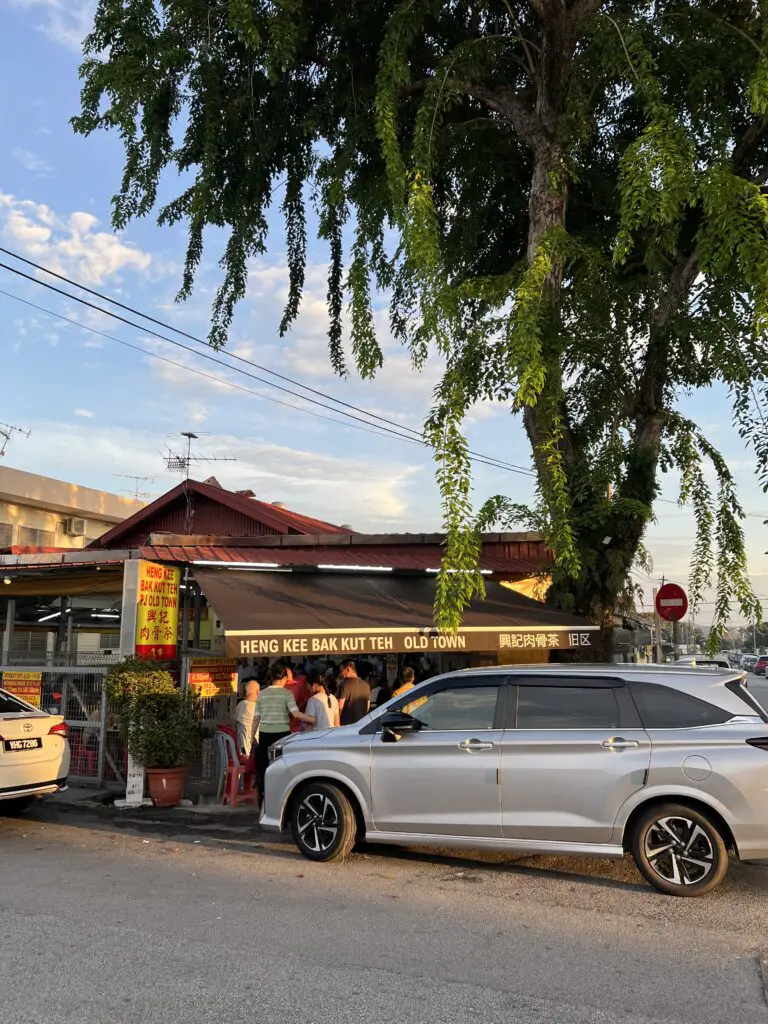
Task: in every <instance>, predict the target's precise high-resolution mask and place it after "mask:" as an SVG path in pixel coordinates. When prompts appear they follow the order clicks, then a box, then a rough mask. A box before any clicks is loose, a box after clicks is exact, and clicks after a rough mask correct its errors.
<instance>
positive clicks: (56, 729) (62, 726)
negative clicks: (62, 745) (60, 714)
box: [48, 722, 69, 739]
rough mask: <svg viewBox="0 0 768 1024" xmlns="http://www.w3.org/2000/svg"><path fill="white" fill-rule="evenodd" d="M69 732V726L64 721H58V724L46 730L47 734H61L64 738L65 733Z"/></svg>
mask: <svg viewBox="0 0 768 1024" xmlns="http://www.w3.org/2000/svg"><path fill="white" fill-rule="evenodd" d="M68 732H69V726H68V725H67V723H66V722H59V724H58V725H52V726H51V728H50V729H49V730H48V735H49V736H63V737H64V738H65V739H66V736H67V733H68Z"/></svg>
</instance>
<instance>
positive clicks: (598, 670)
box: [441, 661, 741, 680]
mask: <svg viewBox="0 0 768 1024" xmlns="http://www.w3.org/2000/svg"><path fill="white" fill-rule="evenodd" d="M683 670H684V671H683ZM499 672H504V673H506V674H507V675H512V674H514V675H533V676H536V675H549V676H551V675H557V674H559V673H567V674H568V675H581V676H594V675H601V676H624V675H630V676H631V675H649V674H650V675H658V676H659V677H661V678H663V677H664V676H670V677H671V676H677V677H678V678H680V677H681V676H684V678H686V679H689V678H691V677H692V676H700V677H701V678H702V679H709V680H711V679H713V678H714V679H722V680H725V679H738V678H740V677H741V672H740V671H739V669H737V668H730V667H729V668H724V669H723V670H722V671H721V672H713V671H712V669H711V668H702V669H699V668H697V667H696V666H694V665H691V666H689V665H637V664H634V663H631V662H628V663H626V664H620V663H618V662H612V661H607V662H603V661H595V662H573V663H571V664H568V663H561V664H558V663H554V664H543V665H541V664H529V665H488V666H483V667H482V668H462V669H456V670H455V671H453V672H443V673H441V675H451V676H454V675H457V674H459V673H461V675H469V676H484V675H485V676H497V675H498V674H499Z"/></svg>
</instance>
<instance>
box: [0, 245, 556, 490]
mask: <svg viewBox="0 0 768 1024" xmlns="http://www.w3.org/2000/svg"><path fill="white" fill-rule="evenodd" d="M0 252H3V253H5V254H6V255H8V256H10V257H12V258H13V259H16V260H19V261H20V262H21V263H25V264H27V266H30V267H34V268H35V270H39V271H41V272H42V273H44V274H48V275H50V276H51V277H55V278H56V279H57V280H59V281H63V282H65V283H66V284H68V285H70V286H71V287H73V288H78V289H80V290H81V291H84V292H86V293H88V294H89V295H93V296H95V297H96V298H99V299H101V300H102V301H103V302H108V303H110V304H111V305H114V306H117V307H118V308H119V309H122V310H125V311H126V312H129V313H131V314H133V315H134V316H138V317H141V319H142V320H146V321H148V322H149V323H153V324H156V325H157V326H159V327H162V328H163V329H164V330H168V331H173V332H174V334H178V335H180V336H182V337H185V338H188V339H189V340H190V341H194V342H195V343H196V344H197V345H201V346H203V348H206V349H208V348H209V346H208V343H207V342H206V341H205V340H203V339H202V338H198V337H197V336H196V335H194V334H190V333H189V332H187V331H184V330H181V329H180V328H178V327H174V326H173V325H172V324H168V323H166V322H165V321H163V320H159V319H157V318H156V317H153V316H149V315H148V314H146V313H142V312H141V310H137V309H135V308H134V307H132V306H129V305H126V304H125V303H122V302H119V301H118V300H117V299H114V298H112V297H111V296H109V295H106V294H104V293H103V292H98V291H96V290H95V289H93V288H89V287H88V286H87V285H84V284H81V283H80V282H79V281H75V280H73V279H72V278H70V277H67V276H66V275H64V274H59V273H57V272H56V271H55V270H50V269H49V268H48V267H45V266H43V265H42V264H39V263H35V262H34V261H33V260H30V259H27V258H26V257H25V256H21V255H19V254H18V253H16V252H14V251H13V250H11V249H6V248H4V247H2V246H0ZM0 267H2V268H3V269H4V270H8V271H10V272H11V273H12V274H17V275H18V276H19V277H22V278H25V279H26V280H28V281H31V282H32V283H34V284H39V285H42V286H43V287H44V288H48V289H49V290H51V291H54V292H57V293H58V294H59V295H63V296H64V297H65V298H68V299H71V300H74V301H75V302H80V303H82V304H83V305H85V306H88V307H89V308H90V309H94V310H95V311H97V312H99V313H101V314H102V315H104V316H109V317H112V318H113V319H116V320H119V321H120V322H122V323H125V324H127V325H128V326H130V327H133V328H134V329H135V330H139V331H145V332H147V333H149V334H152V335H154V336H155V337H157V338H159V339H160V340H162V341H165V342H168V343H169V344H171V345H177V346H179V347H181V348H184V349H185V350H186V351H191V352H193V354H195V355H200V356H202V357H203V358H204V359H209V360H212V361H213V362H217V363H219V364H220V365H223V366H226V367H227V368H228V369H231V370H235V371H236V372H239V373H244V374H246V376H249V377H253V378H254V379H255V380H258V381H259V382H260V383H263V384H266V385H267V386H269V387H274V388H277V389H278V390H280V391H287V393H288V394H292V395H294V397H298V398H300V399H301V400H303V401H306V402H312V404H314V405H321V406H322V407H323V408H327V406H325V405H324V404H323V403H321V402H317V401H314V400H313V399H311V398H308V397H307V396H306V395H296V392H292V391H291V390H290V389H288V388H283V387H280V385H278V384H275V383H274V381H268V380H264V379H263V378H259V377H255V376H254V375H253V374H250V373H247V372H246V371H245V370H239V369H238V368H237V367H234V366H231V365H230V364H229V363H226V362H223V361H222V360H217V359H214V358H213V357H211V356H210V354H209V353H208V352H198V351H196V350H194V349H190V348H189V347H188V346H185V345H182V344H181V342H178V341H175V340H174V339H172V338H168V337H166V336H165V335H162V334H159V333H158V332H157V331H153V330H151V329H150V328H147V327H144V326H142V325H140V324H135V323H133V322H132V321H130V320H127V319H126V318H125V317H122V316H119V315H118V314H116V313H113V312H110V311H109V310H106V309H103V308H102V307H100V306H96V305H95V304H94V303H90V302H88V301H87V300H85V299H83V298H81V297H80V296H77V295H72V294H71V293H70V292H66V291H64V290H63V289H60V288H56V287H55V286H54V285H52V284H49V283H48V282H46V281H41V280H40V279H39V278H36V277H33V276H32V275H30V274H25V273H24V272H23V271H21V270H19V269H18V268H17V267H11V266H8V264H6V263H0ZM225 354H226V356H227V358H228V359H233V360H235V361H237V362H239V363H243V364H245V365H247V366H251V367H253V368H254V369H257V370H259V371H260V372H262V373H268V374H270V375H271V376H273V377H276V378H278V379H279V380H283V381H286V382H287V383H289V384H293V385H294V386H295V387H299V388H302V389H303V390H304V391H307V392H309V393H310V394H313V395H317V396H318V397H320V398H323V399H325V401H326V402H333V403H335V404H336V405H338V406H341V407H342V409H340V410H338V411H339V412H340V414H341V415H344V416H348V417H349V418H351V419H359V417H356V416H353V415H352V414H351V413H348V412H343V411H342V410H343V409H350V410H353V412H355V413H363V414H364V415H365V416H367V417H368V418H369V419H374V420H378V421H379V422H380V423H383V424H386V425H387V427H389V428H392V427H394V428H395V429H396V430H397V431H398V432H402V431H404V430H405V431H407V432H408V433H410V434H411V435H413V436H415V437H416V438H417V439H418V440H419V443H420V444H425V442H424V440H423V438H422V435H421V433H420V432H419V431H417V430H414V428H413V427H408V426H405V425H403V424H400V423H397V421H395V420H391V419H388V418H387V417H385V416H380V415H379V414H378V413H374V412H370V411H369V410H367V409H360V408H359V407H358V406H355V405H352V404H351V403H349V402H345V401H343V400H342V399H340V398H335V397H334V396H333V395H329V394H327V393H326V392H324V391H320V390H318V389H317V388H313V387H311V386H310V385H308V384H302V383H301V382H300V381H296V380H294V379H293V378H292V377H288V376H286V375H285V374H282V373H278V372H277V371H276V370H271V369H270V368H269V367H266V366H263V365H261V364H260V363H256V362H254V361H253V360H250V359H247V358H245V357H244V356H240V355H237V354H236V353H233V352H227V353H225ZM364 422H367V421H364ZM427 447H429V446H427ZM468 454H469V455H470V456H472V457H473V458H474V459H475V460H489V464H490V463H495V464H496V465H497V466H498V467H503V468H505V469H507V470H509V471H510V472H517V473H520V474H521V475H523V476H530V477H535V476H536V474H535V472H534V471H533V470H530V469H525V468H523V467H522V466H517V465H515V464H514V463H511V462H506V461H505V460H502V459H496V458H495V457H494V456H488V455H484V454H483V453H482V452H474V451H471V450H470V451H469V452H468Z"/></svg>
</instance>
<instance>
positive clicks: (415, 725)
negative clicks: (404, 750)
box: [381, 711, 421, 743]
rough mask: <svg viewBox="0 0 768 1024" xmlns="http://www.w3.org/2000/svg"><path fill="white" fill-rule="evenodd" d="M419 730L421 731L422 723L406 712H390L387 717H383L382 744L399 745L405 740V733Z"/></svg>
mask: <svg viewBox="0 0 768 1024" xmlns="http://www.w3.org/2000/svg"><path fill="white" fill-rule="evenodd" d="M419 729H421V722H420V721H419V720H418V719H417V718H414V717H413V716H412V715H406V714H405V712H404V711H389V712H387V714H386V715H382V718H381V740H382V743H397V742H398V740H401V739H402V738H403V733H406V732H418V731H419Z"/></svg>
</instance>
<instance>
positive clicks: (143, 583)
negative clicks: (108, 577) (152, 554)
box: [136, 562, 181, 661]
mask: <svg viewBox="0 0 768 1024" xmlns="http://www.w3.org/2000/svg"><path fill="white" fill-rule="evenodd" d="M180 583H181V570H180V569H176V568H174V567H173V566H169V565H156V564H155V563H154V562H142V563H141V565H140V567H139V596H138V603H137V609H136V657H137V658H154V659H156V660H158V661H169V660H170V659H172V658H175V657H176V641H177V634H178V629H179V584H180Z"/></svg>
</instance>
